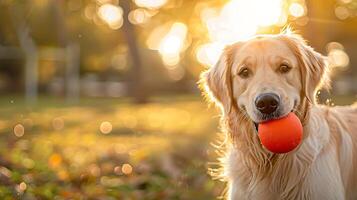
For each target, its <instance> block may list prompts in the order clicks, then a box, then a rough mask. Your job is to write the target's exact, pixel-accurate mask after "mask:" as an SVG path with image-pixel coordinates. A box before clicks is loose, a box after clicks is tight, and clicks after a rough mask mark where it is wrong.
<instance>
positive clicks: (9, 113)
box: [0, 96, 355, 200]
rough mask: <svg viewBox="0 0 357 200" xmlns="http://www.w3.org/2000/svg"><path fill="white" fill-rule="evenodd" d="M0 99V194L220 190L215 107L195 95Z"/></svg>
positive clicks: (201, 195) (169, 194) (143, 195)
mask: <svg viewBox="0 0 357 200" xmlns="http://www.w3.org/2000/svg"><path fill="white" fill-rule="evenodd" d="M354 100H355V97H339V98H334V99H333V102H335V103H336V104H347V103H351V102H353V101H354ZM0 105H1V109H0V199H30V200H31V199H58V200H60V199H109V200H110V199H124V200H125V199H148V200H150V199H198V200H199V199H205V200H207V199H216V198H217V197H218V196H220V194H221V193H222V191H223V184H222V183H220V182H218V181H213V180H212V179H211V177H210V176H209V175H208V174H207V168H208V163H210V162H214V161H215V159H216V154H215V153H214V148H213V147H212V146H211V145H210V143H211V142H212V141H214V140H215V139H216V136H217V135H216V133H217V131H218V129H217V125H218V124H217V122H218V118H217V112H216V111H215V110H214V109H209V108H207V106H206V104H205V103H204V102H203V101H202V100H201V98H200V97H196V96H172V97H158V98H153V99H152V101H151V103H148V104H143V105H135V104H131V103H130V101H129V100H128V99H121V100H118V99H83V100H81V102H80V103H78V104H76V105H74V104H72V105H71V104H66V103H65V101H64V100H62V99H56V98H48V97H42V98H40V100H39V102H38V104H37V105H34V106H28V105H26V104H25V102H24V101H23V100H22V98H20V97H2V98H0ZM15 127H16V128H15Z"/></svg>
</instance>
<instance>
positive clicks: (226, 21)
mask: <svg viewBox="0 0 357 200" xmlns="http://www.w3.org/2000/svg"><path fill="white" fill-rule="evenodd" d="M201 20H202V21H203V22H204V23H205V25H206V27H207V29H208V33H209V38H210V40H211V43H208V44H203V45H202V46H200V47H198V48H197V50H196V57H197V58H198V61H199V62H200V63H202V64H204V65H209V66H211V65H213V64H214V63H215V62H216V61H217V59H218V57H219V55H220V53H221V50H222V49H223V47H224V46H226V45H228V44H232V43H234V42H237V41H241V40H245V39H248V38H249V37H251V36H253V35H254V34H256V33H257V31H258V29H259V28H260V27H268V26H271V25H275V24H278V25H284V24H285V22H286V14H285V13H284V12H283V1H282V0H251V1H245V0H231V1H229V2H228V3H227V4H226V5H224V6H223V8H222V9H221V11H220V12H217V13H215V12H214V10H212V9H211V8H208V9H204V10H203V11H202V13H201ZM217 47H219V48H218V49H213V48H217Z"/></svg>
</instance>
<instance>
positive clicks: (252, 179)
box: [222, 98, 317, 199]
mask: <svg viewBox="0 0 357 200" xmlns="http://www.w3.org/2000/svg"><path fill="white" fill-rule="evenodd" d="M312 106H314V104H313V103H310V102H309V101H308V100H307V99H306V98H304V100H303V101H302V102H301V104H300V105H299V107H298V108H297V111H296V113H297V115H298V117H299V118H300V120H301V121H302V124H303V126H304V139H305V138H306V137H307V136H308V135H309V132H310V130H309V125H308V124H306V122H307V121H308V118H309V117H310V112H309V110H310V108H311V107H312ZM222 122H223V123H224V124H223V126H222V127H224V128H225V129H226V132H228V133H229V135H230V142H229V143H230V148H233V149H234V151H235V152H236V153H237V154H239V159H240V161H239V162H241V163H243V166H245V167H244V169H245V170H243V171H245V172H244V173H242V174H241V176H246V177H245V178H243V177H241V179H242V180H245V181H247V184H244V185H247V188H246V190H247V191H250V192H253V190H254V188H255V187H256V185H257V184H259V182H260V181H262V180H263V179H267V180H270V181H271V183H274V184H271V185H270V188H269V189H270V190H271V191H272V192H275V193H277V194H279V196H280V198H283V199H294V197H297V195H307V194H301V193H300V194H298V191H299V188H300V187H302V184H303V180H304V177H305V176H306V174H307V171H308V169H309V166H310V165H311V164H312V162H313V160H314V159H315V157H316V154H317V153H316V150H315V149H312V148H313V145H312V144H311V143H309V142H304V144H303V145H300V146H299V148H305V149H306V150H304V151H298V150H295V151H293V152H290V153H287V154H273V153H271V152H269V151H267V150H265V149H264V148H263V147H262V146H261V144H260V141H259V138H258V137H257V133H256V129H255V127H254V124H253V122H252V121H251V120H250V119H249V117H247V115H246V114H245V113H243V112H242V111H240V110H239V109H237V108H232V110H231V112H230V113H229V114H227V115H226V116H223V118H222ZM299 148H298V149H299ZM301 152H304V153H301ZM229 167H234V166H229ZM300 191H301V190H300Z"/></svg>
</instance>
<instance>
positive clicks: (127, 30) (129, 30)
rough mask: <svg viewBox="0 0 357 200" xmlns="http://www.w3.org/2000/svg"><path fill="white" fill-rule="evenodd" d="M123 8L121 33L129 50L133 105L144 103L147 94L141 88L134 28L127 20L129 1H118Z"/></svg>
mask: <svg viewBox="0 0 357 200" xmlns="http://www.w3.org/2000/svg"><path fill="white" fill-rule="evenodd" d="M119 2H120V3H119V4H120V6H121V7H122V8H123V11H124V12H123V20H124V23H123V27H122V29H123V32H124V36H125V38H126V41H127V45H128V48H129V53H130V57H131V60H132V67H131V70H130V74H129V88H128V89H129V94H130V95H131V96H132V97H133V99H134V102H135V103H145V102H146V101H147V93H145V91H146V90H145V88H144V86H143V76H142V67H143V66H142V62H141V57H140V53H139V49H138V44H137V40H136V33H135V27H134V25H132V24H131V23H130V22H129V20H128V15H129V12H130V4H131V1H129V0H124V1H119Z"/></svg>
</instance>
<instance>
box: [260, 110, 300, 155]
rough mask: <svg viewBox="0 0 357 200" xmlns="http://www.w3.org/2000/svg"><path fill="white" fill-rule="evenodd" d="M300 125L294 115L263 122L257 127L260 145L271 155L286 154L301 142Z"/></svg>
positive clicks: (290, 114)
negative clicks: (271, 153)
mask: <svg viewBox="0 0 357 200" xmlns="http://www.w3.org/2000/svg"><path fill="white" fill-rule="evenodd" d="M302 130H303V128H302V124H301V122H300V120H299V118H298V117H297V116H296V115H295V114H294V113H289V114H288V115H287V116H286V117H284V118H281V119H276V120H270V121H267V122H263V123H261V124H259V126H258V136H259V139H260V142H261V143H262V145H263V146H264V147H265V148H267V149H268V150H269V151H271V152H273V153H287V152H289V151H292V150H293V149H295V148H296V147H297V146H298V145H299V144H300V143H301V140H302Z"/></svg>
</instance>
